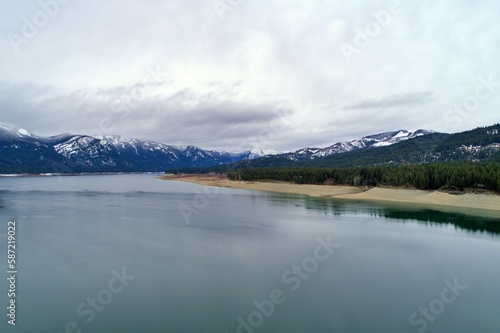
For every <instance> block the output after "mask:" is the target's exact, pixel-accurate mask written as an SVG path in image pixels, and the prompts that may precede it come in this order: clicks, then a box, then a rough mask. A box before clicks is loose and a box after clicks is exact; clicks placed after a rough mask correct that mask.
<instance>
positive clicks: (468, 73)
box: [0, 0, 500, 151]
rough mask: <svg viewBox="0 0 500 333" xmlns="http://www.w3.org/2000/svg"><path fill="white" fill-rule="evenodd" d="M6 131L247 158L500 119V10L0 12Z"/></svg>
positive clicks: (258, 1)
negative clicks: (239, 153)
mask: <svg viewBox="0 0 500 333" xmlns="http://www.w3.org/2000/svg"><path fill="white" fill-rule="evenodd" d="M0 32H1V35H2V37H3V38H1V39H0V59H1V64H2V65H1V67H0V122H5V123H10V124H13V125H15V126H18V127H22V128H26V129H27V130H29V131H31V132H34V133H36V134H39V135H55V134H60V133H64V132H71V133H75V134H76V133H79V134H93V135H110V134H116V135H125V136H129V137H136V138H140V139H150V140H156V141H160V142H164V143H167V144H177V145H188V144H193V145H197V146H200V147H202V148H209V149H219V150H229V151H236V150H242V149H245V148H251V147H254V146H258V147H260V148H266V149H275V150H279V151H286V150H295V149H298V148H301V147H305V146H327V145H329V144H332V143H334V142H336V141H339V140H344V139H354V138H358V137H360V136H363V135H369V134H375V133H380V132H384V131H389V130H397V129H403V128H405V129H416V128H424V129H432V130H436V131H443V132H456V131H460V130H466V129H470V128H473V127H476V126H486V125H492V124H494V123H497V122H499V121H500V117H499V114H500V113H499V110H500V62H499V61H498V59H500V47H499V45H500V2H499V1H498V0H482V1H476V2H471V1H465V0H442V1H431V0H421V1H409V0H401V1H400V2H399V5H398V4H397V3H396V4H395V3H394V2H393V1H374V0H360V1H355V2H352V3H351V2H346V1H334V0H324V1H322V0H310V1H263V0H252V1H250V0H221V1H213V0H182V1H181V0H179V1H173V0H162V1H159V0H141V1H139V0H127V1H117V0H111V1H104V2H103V1H95V0H88V1H82V0H35V1H32V0H24V1H3V2H2V3H1V4H0Z"/></svg>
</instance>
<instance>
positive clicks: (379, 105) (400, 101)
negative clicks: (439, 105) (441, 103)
mask: <svg viewBox="0 0 500 333" xmlns="http://www.w3.org/2000/svg"><path fill="white" fill-rule="evenodd" d="M431 100H432V93H431V92H429V91H424V92H417V93H407V94H404V95H391V96H386V97H382V98H378V99H367V100H363V101H360V102H358V103H355V104H351V105H347V106H345V107H344V109H345V110H360V109H361V110H362V109H384V108H404V107H408V106H413V105H425V104H427V103H429V102H430V101H431Z"/></svg>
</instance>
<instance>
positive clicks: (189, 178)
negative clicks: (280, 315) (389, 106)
mask: <svg viewBox="0 0 500 333" xmlns="http://www.w3.org/2000/svg"><path fill="white" fill-rule="evenodd" d="M158 178H159V179H161V180H173V181H182V182H189V183H195V184H198V185H203V186H217V187H226V188H235V189H244V190H254V191H267V192H279V193H290V194H302V195H308V196H311V197H320V198H332V199H342V200H352V201H365V202H384V203H393V204H416V205H422V206H425V207H427V208H432V209H436V210H441V211H446V212H460V211H464V210H474V211H477V212H476V213H478V212H481V211H484V212H485V213H486V215H487V216H489V217H497V218H500V195H497V194H476V193H465V194H449V193H445V192H440V191H424V190H416V189H399V188H383V187H374V188H362V187H354V186H344V185H310V184H292V183H287V182H278V181H276V182H273V181H266V182H260V181H237V180H228V179H227V178H224V177H218V176H206V175H171V174H165V175H162V176H160V177H158ZM480 215H484V214H480Z"/></svg>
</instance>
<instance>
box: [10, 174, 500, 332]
mask: <svg viewBox="0 0 500 333" xmlns="http://www.w3.org/2000/svg"><path fill="white" fill-rule="evenodd" d="M0 207H1V208H0V221H1V223H0V226H1V227H0V241H1V243H0V244H3V245H0V247H1V248H2V249H3V250H1V251H2V252H0V257H1V258H2V260H1V263H2V264H1V266H0V278H1V280H2V281H6V271H7V269H6V259H5V258H6V255H5V254H6V232H7V221H8V220H9V219H15V220H16V221H17V225H18V229H17V246H18V247H17V251H18V253H17V257H18V258H17V259H18V271H19V273H18V281H17V283H18V285H17V289H18V295H17V302H18V308H17V311H18V312H17V314H18V317H17V325H16V327H15V328H13V327H11V326H10V325H7V318H6V315H5V313H6V310H2V311H3V312H4V314H2V317H3V318H4V319H3V320H1V321H0V331H1V332H23V333H24V332H26V333H30V332H37V333H38V332H54V333H55V332H65V327H66V326H67V325H68V323H71V322H74V323H75V324H76V325H77V327H78V329H80V330H81V331H82V332H105V333H108V332H134V333H135V332H222V333H223V332H228V333H229V332H273V333H276V332H308V333H316V332H318V333H319V332H321V333H323V332H360V333H361V332H362V333H366V332H384V333H390V332H395V333H399V332H403V331H404V332H408V333H410V332H419V330H420V332H423V331H425V332H498V331H499V329H500V288H499V287H498V282H499V281H500V255H499V253H500V237H499V236H500V222H499V219H494V218H481V217H474V216H466V215H460V214H450V213H440V212H436V211H432V210H425V209H418V208H416V207H414V206H412V207H410V208H408V207H405V206H398V207H391V206H381V205H379V204H373V203H359V202H358V203H352V202H344V201H335V200H327V199H318V198H309V197H305V196H301V195H289V194H276V193H267V192H255V191H245V190H237V189H223V188H220V189H216V188H204V187H202V186H199V185H195V184H189V183H181V182H175V181H161V180H158V179H155V177H154V176H152V175H119V176H81V177H43V178H2V179H0ZM325 243H334V246H333V245H332V246H331V247H328V246H325V245H324V244H325ZM322 244H323V245H322ZM320 259H321V260H320ZM123 274H125V275H123ZM116 275H122V277H123V276H126V277H128V280H127V278H125V283H121V282H120V281H119V279H116ZM110 283H111V284H110ZM450 284H456V285H458V286H459V287H458V289H456V288H455V289H456V290H455V293H453V290H450V287H449V285H450ZM121 287H123V288H121ZM111 289H112V290H113V291H114V292H111V291H110V290H111ZM118 289H120V290H119V291H118ZM0 295H4V296H2V300H3V301H2V305H3V308H4V309H5V307H6V306H7V297H6V295H7V285H6V283H1V284H0ZM110 295H111V298H109V296H110ZM92 299H95V301H94V302H95V307H92V305H91V304H92ZM272 300H274V301H275V302H274V303H273V302H272ZM445 301H446V302H445ZM89 302H90V303H89ZM82 304H83V305H82ZM270 304H272V305H270ZM78 309H79V310H80V311H78ZM426 309H427V310H426ZM425 311H427V312H425ZM410 319H412V320H411V322H410ZM71 325H73V324H70V327H71ZM75 330H76V328H75ZM69 331H71V330H69Z"/></svg>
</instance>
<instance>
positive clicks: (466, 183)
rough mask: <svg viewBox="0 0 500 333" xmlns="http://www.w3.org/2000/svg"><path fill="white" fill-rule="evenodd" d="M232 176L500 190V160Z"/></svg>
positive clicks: (256, 171)
mask: <svg viewBox="0 0 500 333" xmlns="http://www.w3.org/2000/svg"><path fill="white" fill-rule="evenodd" d="M227 176H228V178H229V179H231V180H246V181H252V180H278V181H286V182H294V183H297V184H331V185H351V186H370V187H371V186H408V187H414V188H417V189H420V190H437V189H452V190H460V191H463V190H464V189H465V188H481V189H488V190H493V191H497V192H500V163H494V162H491V163H429V164H419V165H381V166H371V167H350V168H326V167H321V168H314V167H303V168H297V167H267V168H250V169H240V170H236V171H232V172H228V173H227Z"/></svg>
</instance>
